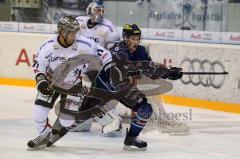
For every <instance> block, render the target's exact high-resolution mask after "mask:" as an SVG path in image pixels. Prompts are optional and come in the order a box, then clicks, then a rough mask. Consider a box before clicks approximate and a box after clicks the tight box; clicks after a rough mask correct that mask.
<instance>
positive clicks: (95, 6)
mask: <svg viewBox="0 0 240 159" xmlns="http://www.w3.org/2000/svg"><path fill="white" fill-rule="evenodd" d="M104 11H105V10H104V5H103V1H102V0H94V1H93V2H91V3H90V4H89V5H88V7H87V15H89V16H91V17H94V18H95V22H96V23H99V24H101V23H102V21H103V16H104Z"/></svg>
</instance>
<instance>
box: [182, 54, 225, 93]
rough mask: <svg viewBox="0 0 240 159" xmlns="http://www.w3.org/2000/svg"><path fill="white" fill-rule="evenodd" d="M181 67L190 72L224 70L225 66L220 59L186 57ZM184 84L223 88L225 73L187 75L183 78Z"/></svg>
mask: <svg viewBox="0 0 240 159" xmlns="http://www.w3.org/2000/svg"><path fill="white" fill-rule="evenodd" d="M181 68H183V70H184V71H189V72H224V71H225V67H224V65H223V64H222V63H221V62H220V61H214V62H211V61H209V60H208V59H204V60H200V59H197V58H194V59H190V58H186V59H184V60H183V61H182V63H181ZM181 81H182V83H184V84H193V85H195V86H198V85H202V86H204V87H213V88H216V89H217V88H221V87H222V85H223V84H224V81H225V75H186V76H183V78H182V79H181Z"/></svg>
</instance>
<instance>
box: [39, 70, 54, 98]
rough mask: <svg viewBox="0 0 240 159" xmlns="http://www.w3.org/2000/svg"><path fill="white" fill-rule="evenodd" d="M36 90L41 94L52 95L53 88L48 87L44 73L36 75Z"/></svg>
mask: <svg viewBox="0 0 240 159" xmlns="http://www.w3.org/2000/svg"><path fill="white" fill-rule="evenodd" d="M36 82H37V90H38V91H39V92H40V93H42V94H43V95H52V93H53V90H52V89H51V88H50V87H49V82H48V80H47V78H46V76H45V75H44V74H38V75H37V76H36Z"/></svg>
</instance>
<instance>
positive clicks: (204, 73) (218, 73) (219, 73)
mask: <svg viewBox="0 0 240 159" xmlns="http://www.w3.org/2000/svg"><path fill="white" fill-rule="evenodd" d="M182 73H183V74H184V75H227V74H228V72H225V71H224V72H182Z"/></svg>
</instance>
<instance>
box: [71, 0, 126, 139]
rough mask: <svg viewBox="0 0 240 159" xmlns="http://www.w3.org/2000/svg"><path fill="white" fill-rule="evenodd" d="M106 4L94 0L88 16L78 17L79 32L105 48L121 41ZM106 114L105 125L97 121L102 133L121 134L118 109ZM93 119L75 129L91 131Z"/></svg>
mask: <svg viewBox="0 0 240 159" xmlns="http://www.w3.org/2000/svg"><path fill="white" fill-rule="evenodd" d="M104 11H105V9H104V4H103V1H102V0H93V2H91V3H90V4H89V5H88V7H87V9H86V12H87V15H88V16H79V17H77V18H76V19H77V20H78V22H79V24H80V31H79V34H80V35H82V36H85V37H88V38H89V39H92V40H94V41H95V42H96V43H99V44H100V45H101V46H102V47H104V48H110V47H111V46H112V45H111V44H114V43H115V41H119V40H120V37H119V33H118V31H117V29H116V27H115V26H114V25H113V24H112V22H111V21H109V20H108V19H106V18H104ZM109 113H110V114H106V116H105V119H104V120H109V121H108V122H107V124H106V125H105V124H104V125H103V124H102V123H101V121H100V122H99V121H97V122H98V123H100V125H102V133H103V135H104V136H111V137H114V136H118V135H120V134H121V129H122V126H121V118H120V117H119V114H118V112H117V111H116V109H112V111H110V112H109ZM92 122H93V119H89V120H87V121H85V122H84V123H82V124H80V125H79V126H78V127H76V128H75V129H74V130H73V131H79V132H81V131H90V129H91V126H92Z"/></svg>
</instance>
